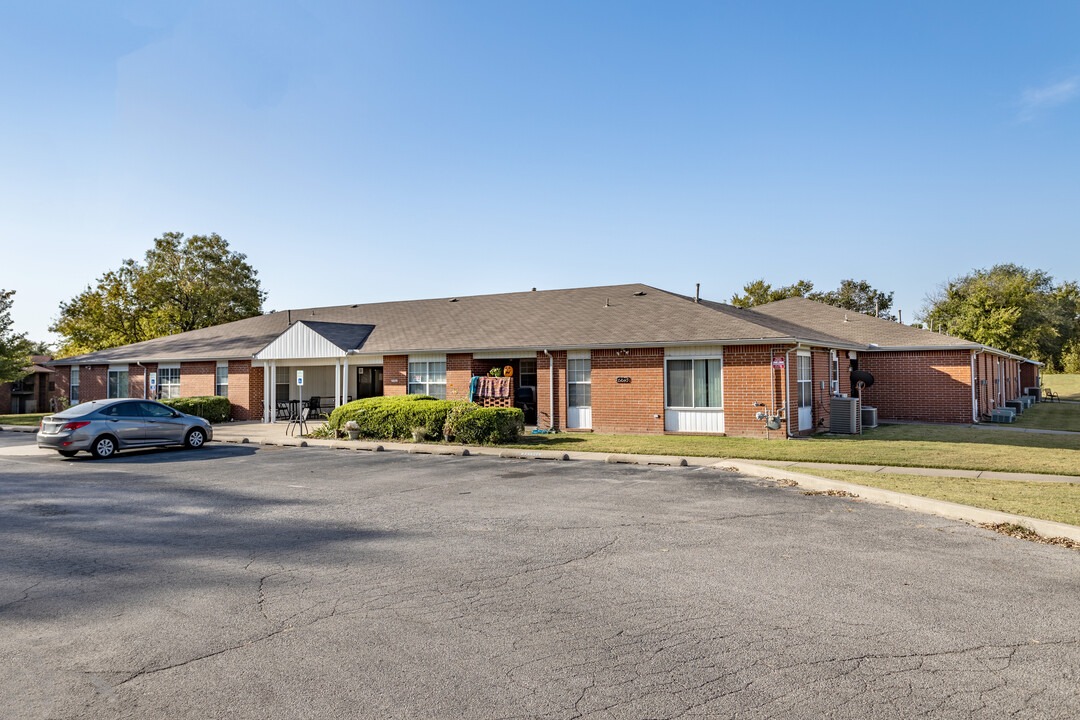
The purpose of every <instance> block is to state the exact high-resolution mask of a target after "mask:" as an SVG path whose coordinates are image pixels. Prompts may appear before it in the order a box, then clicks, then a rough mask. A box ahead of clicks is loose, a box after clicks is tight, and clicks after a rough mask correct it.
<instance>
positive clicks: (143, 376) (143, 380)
mask: <svg viewBox="0 0 1080 720" xmlns="http://www.w3.org/2000/svg"><path fill="white" fill-rule="evenodd" d="M135 364H136V365H138V366H139V367H141V368H142V399H143V400H145V399H146V366H145V365H143V364H142V363H141V362H139V361H138V360H136V361H135Z"/></svg>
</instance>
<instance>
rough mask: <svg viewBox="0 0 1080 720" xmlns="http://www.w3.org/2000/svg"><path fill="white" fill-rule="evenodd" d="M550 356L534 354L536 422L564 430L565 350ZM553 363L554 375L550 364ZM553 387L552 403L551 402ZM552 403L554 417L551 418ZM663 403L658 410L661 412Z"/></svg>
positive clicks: (545, 426) (546, 426)
mask: <svg viewBox="0 0 1080 720" xmlns="http://www.w3.org/2000/svg"><path fill="white" fill-rule="evenodd" d="M550 352H551V357H550V358H549V357H548V356H547V355H546V354H544V353H542V352H539V353H537V354H536V423H537V426H539V427H541V428H545V429H551V428H554V429H556V430H565V429H566V428H564V427H563V418H565V417H566V351H565V350H552V351H550ZM553 364H554V366H555V372H554V376H552V375H551V366H552V365H553ZM552 388H553V389H554V391H555V392H554V404H553V403H552V402H551V400H552V393H551V392H550V389H552ZM553 405H554V411H555V412H554V414H555V417H554V418H552V417H551V415H552V412H551V410H552V406H553ZM663 407H664V406H663V404H661V405H660V409H659V411H658V412H661V413H663V411H664V410H663Z"/></svg>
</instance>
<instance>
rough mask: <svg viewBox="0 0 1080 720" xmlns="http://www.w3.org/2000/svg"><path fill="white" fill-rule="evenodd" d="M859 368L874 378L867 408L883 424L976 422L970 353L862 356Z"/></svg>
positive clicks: (866, 393) (866, 391) (865, 400)
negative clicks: (895, 421) (973, 412)
mask: <svg viewBox="0 0 1080 720" xmlns="http://www.w3.org/2000/svg"><path fill="white" fill-rule="evenodd" d="M858 359H859V369H860V370H866V371H867V372H869V373H871V374H872V375H873V376H874V384H873V386H871V387H869V388H865V389H864V390H863V394H862V404H863V405H866V406H868V407H875V408H877V411H878V419H879V420H921V421H924V422H944V423H965V422H971V414H972V405H971V353H970V352H969V351H967V350H933V351H908V352H885V353H859V358H858Z"/></svg>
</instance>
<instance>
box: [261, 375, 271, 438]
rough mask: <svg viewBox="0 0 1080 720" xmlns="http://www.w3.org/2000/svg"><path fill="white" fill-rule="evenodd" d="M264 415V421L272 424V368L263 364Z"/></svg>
mask: <svg viewBox="0 0 1080 720" xmlns="http://www.w3.org/2000/svg"><path fill="white" fill-rule="evenodd" d="M262 369H263V372H262V377H263V413H262V421H263V422H264V423H265V422H270V367H269V365H268V364H267V363H263V366H262Z"/></svg>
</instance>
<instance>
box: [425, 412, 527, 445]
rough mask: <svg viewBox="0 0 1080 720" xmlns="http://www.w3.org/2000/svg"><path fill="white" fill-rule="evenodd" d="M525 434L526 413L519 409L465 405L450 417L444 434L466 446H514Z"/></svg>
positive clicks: (444, 427) (444, 428) (447, 419)
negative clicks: (501, 444) (523, 433)
mask: <svg viewBox="0 0 1080 720" xmlns="http://www.w3.org/2000/svg"><path fill="white" fill-rule="evenodd" d="M524 431H525V413H523V412H522V411H521V410H520V409H518V408H482V407H477V406H476V405H474V404H472V403H470V402H465V403H462V405H458V406H456V407H454V408H453V409H452V410H451V411H450V414H449V415H448V416H447V418H446V425H445V426H443V435H444V436H445V437H446V439H447V440H453V441H454V442H459V443H461V444H463V445H483V444H491V445H498V444H500V443H511V442H514V441H515V440H517V439H518V435H520V434H521V433H522V432H524Z"/></svg>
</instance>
